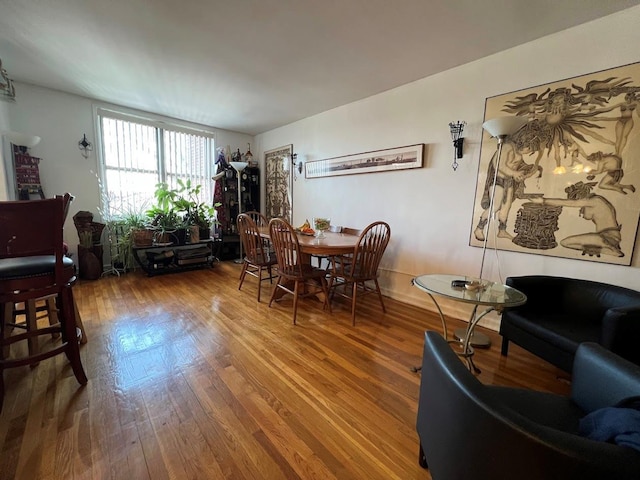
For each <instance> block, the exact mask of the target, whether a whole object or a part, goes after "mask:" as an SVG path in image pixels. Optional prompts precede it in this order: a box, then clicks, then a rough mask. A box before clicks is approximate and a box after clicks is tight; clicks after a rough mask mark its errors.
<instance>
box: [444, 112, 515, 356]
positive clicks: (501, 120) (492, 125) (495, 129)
mask: <svg viewBox="0 0 640 480" xmlns="http://www.w3.org/2000/svg"><path fill="white" fill-rule="evenodd" d="M526 123H527V119H526V118H525V117H498V118H493V119H491V120H487V121H486V122H484V123H483V124H482V128H483V129H485V130H486V131H487V133H489V135H491V136H492V137H493V138H495V139H497V141H498V150H497V152H496V153H495V155H496V164H495V167H494V168H495V171H494V172H493V184H492V188H491V196H490V198H489V210H488V215H487V224H486V229H487V230H486V233H485V235H484V241H483V242H482V262H481V263H480V276H479V278H480V280H482V274H483V271H484V259H485V256H486V254H487V241H488V239H489V231H490V229H491V220H492V219H493V214H494V212H493V206H494V199H495V195H496V182H497V181H498V170H499V169H500V158H501V156H502V145H503V144H504V142H505V140H506V139H507V137H509V136H510V135H513V134H514V133H516V132H517V131H518V130H520V129H521V128H522V127H524V126H525V124H526ZM494 248H497V245H495V242H494ZM476 308H477V307H476ZM473 317H474V318H472V319H471V320H470V322H469V325H471V323H472V321H473V320H474V319H475V317H476V311H475V310H474V311H473ZM468 328H469V327H467V328H459V329H457V330H455V331H454V332H453V334H454V336H455V338H457V339H460V340H462V339H463V338H465V336H466V335H467V333H468V332H467V329H468ZM470 339H471V340H470V343H471V345H472V346H474V347H484V348H488V347H489V346H490V345H491V339H490V338H489V337H488V336H486V335H485V334H483V333H482V332H475V331H474V332H473V333H472V334H471V336H470Z"/></svg>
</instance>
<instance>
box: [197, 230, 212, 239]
mask: <svg viewBox="0 0 640 480" xmlns="http://www.w3.org/2000/svg"><path fill="white" fill-rule="evenodd" d="M209 238H211V229H210V228H202V227H200V240H209Z"/></svg>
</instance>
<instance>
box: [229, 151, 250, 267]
mask: <svg viewBox="0 0 640 480" xmlns="http://www.w3.org/2000/svg"><path fill="white" fill-rule="evenodd" d="M229 165H231V166H232V167H233V169H234V170H235V171H236V172H237V176H238V215H240V214H241V213H242V179H241V177H242V171H243V170H244V169H245V168H247V165H249V164H248V163H247V162H229ZM238 235H240V232H238ZM234 262H235V263H243V262H244V257H243V255H242V237H240V258H236V259H235V260H234Z"/></svg>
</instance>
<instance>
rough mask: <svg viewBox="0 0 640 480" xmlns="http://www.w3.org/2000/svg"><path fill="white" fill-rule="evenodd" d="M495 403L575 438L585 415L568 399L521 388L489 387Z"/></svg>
mask: <svg viewBox="0 0 640 480" xmlns="http://www.w3.org/2000/svg"><path fill="white" fill-rule="evenodd" d="M487 392H488V394H489V395H490V396H491V398H493V399H494V400H495V401H496V402H500V403H502V404H503V405H504V406H505V407H507V408H509V409H511V410H513V411H514V412H517V413H518V414H520V415H522V416H524V417H526V418H528V419H529V420H530V421H532V422H534V423H537V424H539V425H544V426H545V427H549V428H553V429H556V430H561V431H563V432H566V433H572V434H575V435H577V434H578V431H579V424H580V420H581V419H582V418H583V417H584V414H585V413H584V412H583V411H582V410H581V409H580V407H578V406H577V405H576V404H575V403H573V402H572V401H571V399H570V398H569V397H565V396H562V395H555V394H553V393H546V392H538V391H533V390H525V389H520V388H509V387H496V386H488V387H487Z"/></svg>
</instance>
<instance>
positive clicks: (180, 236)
mask: <svg viewBox="0 0 640 480" xmlns="http://www.w3.org/2000/svg"><path fill="white" fill-rule="evenodd" d="M169 237H170V239H169V241H170V242H173V244H174V245H178V246H180V245H185V244H186V243H187V229H186V228H177V229H176V230H175V231H173V232H171V233H170V234H169Z"/></svg>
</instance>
